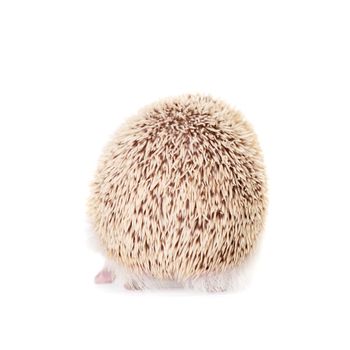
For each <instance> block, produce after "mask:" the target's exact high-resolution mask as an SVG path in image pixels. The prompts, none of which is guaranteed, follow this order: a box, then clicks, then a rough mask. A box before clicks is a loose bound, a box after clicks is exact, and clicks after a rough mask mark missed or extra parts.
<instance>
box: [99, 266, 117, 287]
mask: <svg viewBox="0 0 350 350" xmlns="http://www.w3.org/2000/svg"><path fill="white" fill-rule="evenodd" d="M114 280H115V274H114V273H113V272H112V271H111V270H108V269H106V268H104V269H102V270H101V271H100V272H99V273H98V274H97V275H96V276H95V283H96V284H104V283H112V282H113V281H114Z"/></svg>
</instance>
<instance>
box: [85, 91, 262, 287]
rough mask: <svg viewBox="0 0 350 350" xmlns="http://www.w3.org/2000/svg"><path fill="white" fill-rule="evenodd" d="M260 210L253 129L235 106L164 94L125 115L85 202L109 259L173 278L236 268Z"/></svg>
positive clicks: (255, 231) (254, 235) (257, 228)
mask: <svg viewBox="0 0 350 350" xmlns="http://www.w3.org/2000/svg"><path fill="white" fill-rule="evenodd" d="M265 211H266V180H265V171H264V166H263V161H262V155H261V151H260V148H259V145H258V142H257V138H256V135H255V133H254V132H253V130H252V128H251V126H250V125H249V124H248V123H247V121H246V120H245V119H244V118H243V117H242V115H241V114H240V113H239V112H238V111H237V110H235V109H234V108H231V107H230V106H229V105H227V104H225V103H224V102H221V101H218V100H215V99H213V98H211V97H209V96H200V95H184V96H180V97H175V98H170V99H165V100H162V101H160V102H158V103H156V104H153V105H150V106H148V107H146V108H144V109H142V110H141V111H140V112H139V113H138V114H137V115H136V116H134V117H133V118H131V119H130V120H128V121H127V122H126V123H125V124H124V125H123V126H122V127H121V128H120V129H119V130H118V131H117V132H116V134H115V135H114V136H113V138H112V139H111V141H110V142H109V144H108V145H107V147H106V148H105V150H104V152H103V154H102V157H101V159H100V162H99V166H98V169H97V172H96V176H95V180H94V182H93V185H92V193H91V196H90V199H89V216H90V219H91V223H92V226H93V229H94V232H95V233H96V235H97V237H98V240H99V242H100V244H101V246H102V248H103V250H104V253H105V254H106V256H107V257H108V258H109V259H111V260H112V261H115V262H116V263H118V264H120V265H122V266H124V267H125V268H127V269H129V270H131V271H133V272H135V273H139V274H145V275H147V276H152V277H154V278H156V279H162V280H165V279H166V280H176V281H185V280H188V279H195V278H197V277H200V276H204V275H208V274H212V273H219V272H224V271H227V270H228V269H231V268H233V267H235V266H237V265H239V264H240V263H241V262H242V261H243V260H244V259H245V258H246V257H247V256H248V255H249V253H250V252H251V250H252V249H253V248H254V246H255V244H256V241H257V239H258V236H259V234H260V232H261V231H262V228H263V223H264V217H265Z"/></svg>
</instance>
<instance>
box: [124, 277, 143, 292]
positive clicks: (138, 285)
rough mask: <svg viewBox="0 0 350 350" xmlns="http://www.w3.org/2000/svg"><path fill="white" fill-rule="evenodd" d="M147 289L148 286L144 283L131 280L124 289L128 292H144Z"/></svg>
mask: <svg viewBox="0 0 350 350" xmlns="http://www.w3.org/2000/svg"><path fill="white" fill-rule="evenodd" d="M145 287H146V285H145V283H144V282H142V281H140V280H136V279H130V280H129V281H127V282H125V284H124V288H125V289H127V290H143V289H145Z"/></svg>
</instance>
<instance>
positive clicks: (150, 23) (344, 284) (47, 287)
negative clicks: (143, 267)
mask: <svg viewBox="0 0 350 350" xmlns="http://www.w3.org/2000/svg"><path fill="white" fill-rule="evenodd" d="M347 5H348V2H347V1H255V2H253V1H247V0H245V1H218V0H216V1H179V0H178V1H151V0H148V1H102V0H101V1H88V0H84V1H74V0H69V1H64V0H60V1H15V0H11V1H1V2H0V118H1V119H0V121H1V122H0V167H1V168H0V177H1V182H0V191H1V192H0V205H1V211H0V220H1V221H0V270H1V271H0V323H1V325H0V348H1V349H4V350H5V349H6V350H7V349H102V350H104V349H179V348H182V349H197V348H201V349H256V348H258V347H259V348H264V349H265V348H266V349H282V348H284V349H296V348H298V349H312V348H325V349H331V348H332V349H349V347H350V341H349V313H350V305H349V296H350V284H349V276H350V274H349V267H350V255H349V245H350V229H349V216H350V213H349V206H350V205H349V198H350V190H349V179H350V172H349V151H350V142H349V122H348V121H349V118H350V113H349V112H350V107H349V106H350V104H349V97H350V83H349V81H350V69H349V65H350V51H349V45H350V44H349V43H350V40H349V33H350V24H349V23H350V21H349V17H350V10H349V9H348V8H347ZM187 92H202V93H209V94H212V95H213V96H214V97H220V98H222V99H224V100H226V101H227V102H229V103H231V104H232V105H235V106H237V107H238V108H239V109H240V110H241V111H242V112H243V113H244V114H245V115H246V117H247V118H248V119H249V120H250V121H251V122H252V124H253V125H254V127H255V130H256V132H257V134H258V135H259V139H260V143H261V146H262V148H263V151H264V153H265V161H266V167H267V173H268V177H269V197H270V206H269V215H268V220H267V224H266V230H265V234H264V237H263V246H262V249H261V254H260V259H259V262H258V265H257V266H256V269H255V270H254V276H253V280H252V283H251V284H250V286H249V288H248V289H247V290H244V291H241V292H239V293H235V294H232V293H231V294H221V295H220V294H219V295H207V294H202V295H201V294H195V293H193V294H192V293H189V292H175V291H169V292H167V291H166V292H164V291H163V292H154V293H150V292H146V293H132V292H117V291H115V290H114V289H113V288H111V287H108V286H96V285H94V284H93V277H94V275H95V273H96V272H97V271H98V270H99V268H100V267H101V266H102V262H103V259H102V257H101V256H100V255H98V254H97V253H95V252H93V251H91V250H90V248H89V247H88V245H87V242H86V241H87V240H86V236H87V230H88V226H87V222H86V217H85V201H86V197H87V196H88V190H89V182H90V181H91V179H92V176H93V172H94V170H95V166H96V162H97V159H98V156H99V154H100V152H101V149H102V147H103V146H104V144H105V142H106V141H107V140H108V138H109V137H110V135H111V134H112V133H113V132H114V130H115V129H116V128H117V127H118V125H119V124H120V123H121V122H122V121H123V120H124V118H126V117H128V116H130V115H133V114H134V113H135V112H136V111H137V110H138V109H139V108H140V107H142V106H143V105H145V104H148V103H150V102H153V101H155V100H157V99H158V98H161V97H165V96H171V95H177V94H182V93H187Z"/></svg>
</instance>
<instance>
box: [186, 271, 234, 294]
mask: <svg viewBox="0 0 350 350" xmlns="http://www.w3.org/2000/svg"><path fill="white" fill-rule="evenodd" d="M230 282H231V278H230V274H228V273H219V274H214V275H210V276H202V277H200V278H198V279H196V280H194V281H192V284H191V286H192V288H193V289H195V290H199V291H205V292H208V293H220V292H226V291H227V290H229V289H230Z"/></svg>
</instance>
